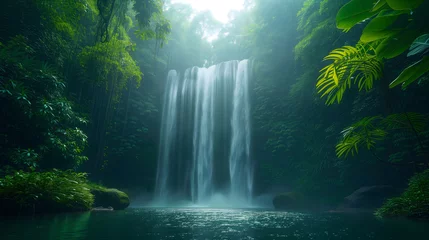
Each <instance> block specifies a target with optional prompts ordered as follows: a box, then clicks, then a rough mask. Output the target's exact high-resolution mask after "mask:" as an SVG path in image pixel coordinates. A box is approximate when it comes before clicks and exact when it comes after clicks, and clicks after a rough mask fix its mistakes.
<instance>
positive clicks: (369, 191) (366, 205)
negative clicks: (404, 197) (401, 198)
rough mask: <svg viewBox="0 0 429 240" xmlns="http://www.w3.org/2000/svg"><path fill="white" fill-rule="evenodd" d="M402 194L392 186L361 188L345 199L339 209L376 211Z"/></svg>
mask: <svg viewBox="0 0 429 240" xmlns="http://www.w3.org/2000/svg"><path fill="white" fill-rule="evenodd" d="M398 194H400V191H398V189H396V188H394V187H392V186H367V187H361V188H359V189H358V190H356V191H354V192H353V193H352V194H350V195H349V196H347V197H345V198H344V202H343V204H341V206H340V207H339V208H345V209H348V208H360V209H375V208H379V207H381V205H382V204H383V203H384V202H385V201H386V200H387V199H388V198H391V197H394V196H397V195H398Z"/></svg>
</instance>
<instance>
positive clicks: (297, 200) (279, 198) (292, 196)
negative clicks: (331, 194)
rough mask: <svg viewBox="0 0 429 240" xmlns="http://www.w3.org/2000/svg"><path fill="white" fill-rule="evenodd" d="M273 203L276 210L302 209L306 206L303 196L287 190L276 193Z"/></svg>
mask: <svg viewBox="0 0 429 240" xmlns="http://www.w3.org/2000/svg"><path fill="white" fill-rule="evenodd" d="M273 205H274V208H275V209H278V210H302V209H304V207H305V206H306V204H305V201H304V197H303V196H302V195H301V194H299V193H295V192H287V193H281V194H279V195H276V196H275V197H274V198H273Z"/></svg>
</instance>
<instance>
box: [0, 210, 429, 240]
mask: <svg viewBox="0 0 429 240" xmlns="http://www.w3.org/2000/svg"><path fill="white" fill-rule="evenodd" d="M0 232H1V235H0V239H2V240H9V239H14V240H15V239H34V240H39V239H40V240H41V239H43V240H47V239H53V240H72V239H73V240H80V239H94V240H95V239H106V240H110V239H112V240H113V239H115V240H116V239H120V240H125V239H131V240H132V239H144V240H152V239H157V240H158V239H159V240H164V239H169V240H175V239H198V240H199V239H210V240H211V239H222V240H223V239H232V240H240V239H323V240H324V239H377V240H385V239H398V240H404V239H406V240H410V239H428V236H429V223H425V222H414V221H409V220H398V219H397V220H378V219H375V218H374V217H373V216H372V215H370V214H364V215H362V214H360V215H358V214H301V213H288V212H277V211H271V210H255V209H248V210H246V209H209V208H182V209H179V208H135V209H128V210H126V211H117V212H88V213H73V214H61V215H52V216H37V217H20V218H1V219H0Z"/></svg>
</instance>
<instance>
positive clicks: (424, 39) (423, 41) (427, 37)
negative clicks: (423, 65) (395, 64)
mask: <svg viewBox="0 0 429 240" xmlns="http://www.w3.org/2000/svg"><path fill="white" fill-rule="evenodd" d="M428 51H429V34H424V35H422V36H420V37H418V38H417V39H416V40H414V42H413V44H412V45H411V47H410V52H409V53H408V55H407V56H408V57H410V56H414V55H417V54H420V53H422V54H425V53H427V52H428Z"/></svg>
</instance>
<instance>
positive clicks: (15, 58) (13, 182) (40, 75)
mask: <svg viewBox="0 0 429 240" xmlns="http://www.w3.org/2000/svg"><path fill="white" fill-rule="evenodd" d="M190 2H192V1H190ZM207 2H209V1H207ZM0 5H1V8H0V19H1V22H0V25H1V27H0V99H1V101H0V106H1V107H0V111H1V118H0V216H28V215H30V216H31V215H43V214H48V213H49V214H54V213H55V214H59V213H70V212H86V211H90V210H92V211H91V215H90V216H91V218H92V217H93V215H92V214H93V213H95V212H97V210H98V211H108V210H111V209H114V210H123V209H126V208H127V210H125V213H127V211H131V210H129V209H134V208H137V209H140V208H141V207H143V208H146V207H148V206H156V207H155V208H154V209H158V207H160V206H162V207H165V206H164V205H163V204H164V201H158V202H157V200H159V199H161V198H162V199H164V200H166V199H167V200H171V201H169V202H168V201H167V202H168V205H169V206H176V205H177V206H179V205H180V204H181V203H182V202H183V201H185V202H190V203H191V204H197V205H204V206H206V205H208V206H209V207H210V206H212V203H213V202H212V201H211V200H212V199H217V198H216V197H217V196H218V194H217V193H219V195H222V202H224V201H226V202H227V203H228V204H229V203H231V204H232V203H234V204H232V205H234V206H233V208H236V207H238V208H246V207H247V205H244V202H246V203H248V204H249V205H252V206H253V205H255V206H263V208H270V209H275V210H276V212H277V211H280V212H283V211H286V212H308V211H310V212H313V211H316V212H330V213H332V212H335V213H337V212H341V213H344V212H346V213H349V212H353V213H355V212H366V211H367V210H369V213H370V214H369V217H368V218H370V219H371V220H370V222H371V221H378V222H377V223H373V224H372V226H371V227H374V229H375V226H379V225H378V224H381V225H380V226H386V225H383V224H385V223H384V222H382V221H385V219H387V218H388V219H390V220H392V221H393V220H394V219H412V220H414V221H415V220H419V221H418V223H414V222H411V223H409V222H407V223H406V224H411V225H412V226H417V225H419V224H427V222H426V223H425V220H426V221H427V220H428V219H429V108H428V105H429V96H428V94H427V93H428V91H429V24H428V23H429V15H428V14H427V12H428V11H429V1H427V0H407V1H404V0H244V1H243V6H242V8H241V9H240V10H232V11H230V12H229V14H228V21H227V22H222V21H220V20H219V19H217V18H216V17H215V16H214V15H213V13H212V12H211V11H209V10H204V11H198V10H196V9H195V8H194V7H193V6H192V5H191V4H188V3H186V1H176V0H3V1H2V2H1V4H0ZM234 61H236V62H234ZM239 61H240V62H239ZM173 69H174V70H176V71H171V70H173ZM230 73H232V75H233V76H232V75H231V76H230V75H228V74H230ZM234 74H236V75H234ZM228 80H230V81H231V82H232V81H233V83H228ZM187 81H189V82H188V83H187ZM192 81H194V82H197V81H200V82H201V84H202V85H200V84H199V83H200V82H198V83H197V84H196V85H195V86H194V85H192V84H191V82H192ZM210 81H212V82H210ZM221 81H222V83H221ZM187 84H189V85H187ZM174 89H176V90H174ZM212 89H214V90H212ZM173 91H175V92H173ZM186 91H189V95H186V94H187V93H186ZM210 91H212V92H210ZM176 94H177V96H176ZM206 101H207V102H206ZM174 104H175V105H174ZM199 104H201V106H200V105H199ZM205 104H208V105H205ZM221 105H222V106H224V107H221ZM176 108H177V109H176ZM222 119H223V120H222ZM221 132H222V133H221ZM206 140H207V142H206ZM206 144H208V145H206ZM234 156H237V157H236V158H234ZM207 164H208V167H207ZM222 169H223V170H222ZM208 185H209V186H208ZM234 189H236V190H234ZM243 189H247V190H243ZM226 192H228V194H226ZM224 193H225V194H224ZM230 193H231V194H230ZM229 194H230V195H229ZM225 196H227V197H225ZM206 197H207V198H210V199H211V200H210V201H209V200H207V201H205V199H206ZM224 197H225V198H224ZM241 197H243V199H246V201H244V200H243V201H241V199H242V198H241ZM172 199H173V200H172ZM225 199H226V200H225ZM238 199H240V200H238ZM213 201H214V200H213ZM216 201H217V200H216ZM154 202H157V203H160V202H162V204H156V203H154ZM178 202H180V204H179V203H178ZM237 203H238V205H239V206H237ZM228 204H227V205H226V206H227V208H229V207H230V206H229V205H228ZM215 205H216V204H215ZM221 205H222V207H224V204H221ZM215 207H217V206H215ZM161 209H162V208H161ZM148 211H149V210H148ZM150 211H155V210H150ZM175 211H177V210H175ZM115 212H116V211H115ZM87 213H88V212H87ZM215 213H216V212H215ZM145 214H146V212H145ZM150 214H153V215H151V216H152V217H147V218H148V219H156V221H158V220H159V219H158V218H161V217H162V216H164V215H162V214H166V213H164V212H162V214H161V213H158V215H157V214H155V213H152V212H150ZM172 214H173V213H172ZM174 214H178V215H180V214H179V213H177V212H174ZM186 214H188V213H187V212H186ZM82 216H84V215H82ZM133 216H134V215H133ZM168 216H170V215H168ZM174 216H175V215H174ZM186 216H188V215H185V217H184V218H186ZM192 216H193V215H192ZM252 216H253V215H252ZM270 216H271V215H270ZM276 216H277V215H276ZM341 216H342V215H341ZM365 216H366V215H365ZM121 217H124V218H125V217H126V215H125V216H123V215H121ZM129 217H130V216H129ZM188 217H189V218H192V217H190V216H188ZM87 218H89V215H88V216H87V215H85V217H80V218H79V220H76V222H77V221H80V222H79V223H80V224H81V222H82V221H84V222H87V221H88V222H91V220H90V219H89V220H88V219H87ZM145 218H146V217H145ZM165 218H166V219H167V217H165ZM82 219H84V220H82ZM108 219H110V221H112V222H113V221H120V220H119V219H120V218H119V217H116V215H115V216H114V215H111V216H110V217H108ZM134 220H136V219H134ZM286 220H287V221H290V219H285V220H284V221H286ZM420 220H423V221H420ZM4 221H8V220H4V219H3V218H0V223H2V224H1V225H3V223H5V222H4ZM69 221H71V220H69ZM106 221H107V220H106ZM130 221H131V220H130ZM136 221H137V220H136ZM148 221H149V220H148ZM153 221H155V220H153ZM159 221H161V220H159ZM273 221H274V220H273ZM276 221H278V222H277V223H279V222H280V221H283V220H279V219H277V220H276ZM338 221H339V220H338ZM356 221H357V220H356ZM94 224H95V223H94ZM124 224H125V223H124ZM145 224H146V225H145ZM147 224H149V223H146V222H145V223H142V226H145V227H147V228H150V225H147ZM211 224H215V223H214V222H213V223H211ZM216 224H217V223H216ZM219 224H220V223H219ZM267 224H274V223H267ZM333 224H334V223H333ZM335 224H340V222H337V223H335ZM406 224H405V223H404V224H402V225H401V226H403V227H404V226H406ZM368 225H369V224H368ZM398 225H399V223H398ZM4 226H7V225H4ZM14 226H15V225H14ZM19 226H20V225H19V224H18V225H17V228H18V227H19ZM112 226H113V225H112ZM210 226H211V225H210ZM392 226H393V225H392ZM122 227H126V226H125V225H122ZM145 227H142V229H145ZM369 227H370V226H368V228H369ZM53 228H56V229H57V228H58V227H56V225H55V226H54V227H53ZM76 228H77V227H76ZM303 228H304V227H303ZM386 228H387V227H386ZM391 228H392V227H391ZM423 228H426V229H427V225H424V227H423ZM249 229H253V228H252V227H249ZM249 229H247V230H246V231H250V230H249ZM371 229H372V228H371ZM374 229H372V230H368V231H375V232H376V231H377V230H374ZM380 229H383V227H380ZM72 230H73V229H72ZM72 230H70V229H68V231H72ZM134 230H135V229H134ZM167 230H168V229H160V230H159V231H161V232H166V231H167ZM0 231H1V232H3V231H6V227H4V228H3V227H0ZM135 231H137V230H135ZM168 231H170V230H168ZM172 231H173V230H172ZM175 231H176V230H175ZM177 231H179V230H177ZM200 231H202V232H203V233H204V231H208V232H209V231H210V230H200ZM252 231H256V230H254V229H253V230H252ZM261 231H262V230H261ZM267 231H268V230H267ZM302 231H306V230H302ZM308 231H310V230H308ZM314 231H316V230H314ZM320 231H321V232H322V230H320ZM398 231H399V230H398ZM416 231H417V230H416ZM422 231H423V230H422ZM179 233H180V232H177V234H178V235H175V236H176V238H169V239H218V238H219V239H248V238H244V237H243V238H241V237H242V235H225V236H223V237H224V238H222V236H221V235H216V237H214V236H215V235H210V232H209V233H208V235H204V234H203V233H201V234H203V235H193V237H191V236H189V235H186V236H185V235H183V236H182V235H180V234H179ZM212 233H213V234H215V230H213V232H212ZM277 233H278V234H280V232H277ZM115 234H116V232H115ZM117 234H118V235H116V237H118V236H120V233H119V232H118V233H117ZM121 234H122V233H121ZM130 234H131V233H130ZM136 234H137V233H136ZM193 234H196V233H193ZM231 234H232V233H231ZM236 234H238V233H236ZM254 234H255V235H254V236H255V237H254V238H251V239H277V238H275V237H271V238H270V237H267V236H268V235H267V236H265V235H258V234H259V232H257V233H254ZM267 234H268V232H267ZM362 234H363V233H362ZM377 234H378V233H377V232H376V233H375V235H376V236H381V235H377ZM392 234H393V232H392ZM416 234H417V233H416ZM419 234H424V235H428V234H429V232H427V231H426V232H424V233H422V232H419ZM316 235H317V234H316ZM8 236H9V237H10V239H27V238H25V237H23V236H21V238H19V237H18V235H13V234H12V235H5V237H6V239H9V238H7V237H8ZM11 236H12V237H11ZM13 236H15V238H13ZM89 236H90V235H88V237H89ZM91 236H92V235H91ZM96 236H99V235H97V234H95V235H94V236H93V237H95V238H91V239H96ZM127 236H128V235H127ZM162 236H164V235H162ZM178 236H181V237H178ZM249 236H250V235H249ZM252 236H253V235H252ZM263 236H265V238H264V237H263ZM356 236H358V235H356ZM359 236H361V235H359ZM362 236H363V235H362ZM395 236H396V237H399V235H395ZM403 236H410V235H403ZM416 236H419V235H416ZM420 236H421V235H420ZM151 237H152V238H150V237H148V238H145V239H167V235H165V236H164V237H165V238H163V237H161V235H157V236H155V235H153V236H152V235H151ZM295 237H296V236H295ZM337 237H338V236H337ZM2 239H3V238H2ZM40 239H50V238H47V237H45V238H42V237H41V238H40ZM53 239H60V238H53ZM70 239H86V238H78V237H76V238H70ZM111 239H113V236H112V238H111ZM128 239H141V238H136V237H132V236H131V235H130V236H129V237H128ZM290 239H309V238H305V237H304V238H294V237H291V238H290ZM313 239H344V238H341V237H338V238H322V237H319V238H317V237H316V238H313ZM353 239H354V238H353ZM361 239H367V238H365V237H363V238H361ZM377 239H393V238H383V237H379V238H377ZM395 239H403V238H400V237H399V238H395ZM411 239H420V238H417V237H416V238H413V237H411Z"/></svg>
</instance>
